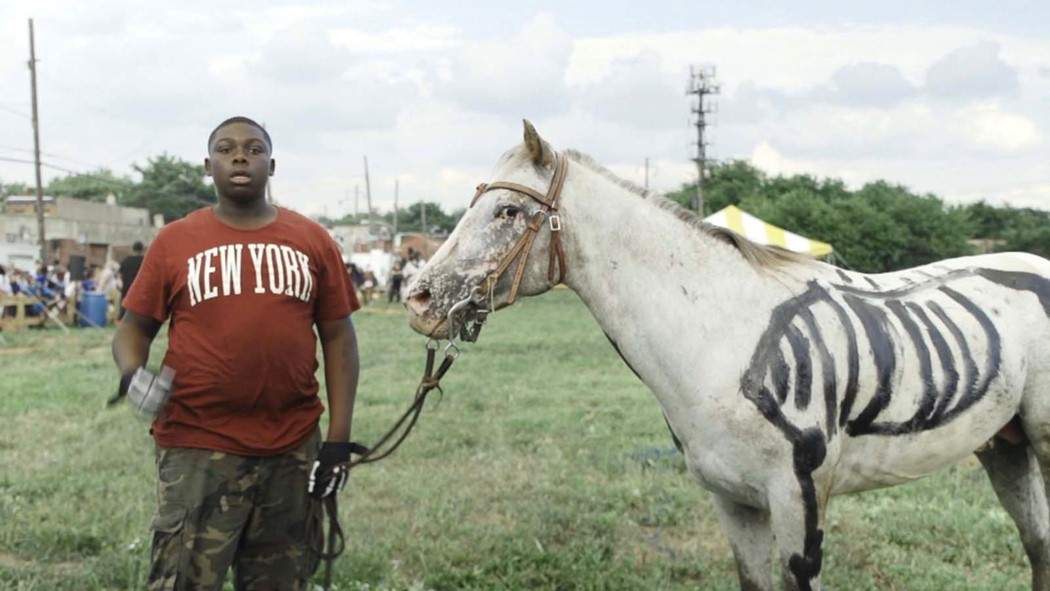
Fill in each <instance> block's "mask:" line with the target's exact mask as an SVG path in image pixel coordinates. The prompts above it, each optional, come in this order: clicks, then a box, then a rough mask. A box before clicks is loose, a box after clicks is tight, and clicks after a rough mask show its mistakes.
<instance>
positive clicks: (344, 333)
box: [317, 316, 360, 443]
mask: <svg viewBox="0 0 1050 591" xmlns="http://www.w3.org/2000/svg"><path fill="white" fill-rule="evenodd" d="M317 334H318V336H320V339H321V351H322V352H323V354H324V379H325V387H326V388H327V390H328V437H327V438H326V439H325V440H326V441H333V442H341V443H345V442H348V441H350V428H351V424H352V422H353V418H354V399H355V398H356V397H357V378H358V374H359V372H360V365H359V360H358V353H357V334H356V332H355V331H354V323H353V322H352V321H351V320H350V317H349V316H347V317H345V318H339V319H337V320H320V321H318V322H317Z"/></svg>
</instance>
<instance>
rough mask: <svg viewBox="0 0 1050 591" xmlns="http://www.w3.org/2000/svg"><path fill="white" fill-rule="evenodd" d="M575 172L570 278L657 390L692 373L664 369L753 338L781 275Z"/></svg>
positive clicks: (717, 359)
mask: <svg viewBox="0 0 1050 591" xmlns="http://www.w3.org/2000/svg"><path fill="white" fill-rule="evenodd" d="M581 176H582V175H570V177H569V181H567V182H568V183H569V184H568V185H567V186H566V190H565V194H566V199H565V201H564V203H563V206H562V209H563V211H564V217H565V223H564V228H565V232H566V236H565V238H564V240H565V243H566V258H567V264H566V266H567V268H568V274H567V277H566V284H567V285H568V286H569V287H570V288H571V289H573V291H575V292H576V293H577V294H579V296H580V297H581V299H583V301H584V302H585V303H586V305H587V307H588V308H589V309H590V310H591V313H592V314H593V315H594V317H595V318H596V319H597V320H598V323H599V324H600V325H601V326H602V329H603V330H604V331H605V332H606V334H607V335H609V337H610V338H611V339H612V340H613V341H614V343H615V344H616V345H617V347H618V348H619V350H620V352H621V354H622V355H623V356H624V357H625V359H626V360H627V361H628V363H630V364H631V366H632V368H633V369H634V370H635V372H637V373H639V374H640V376H641V377H642V379H643V380H644V381H645V382H646V383H647V385H649V386H650V387H651V388H653V390H654V391H655V392H656V393H657V395H658V396H660V390H661V385H662V386H663V388H662V389H664V390H665V391H678V390H680V388H681V386H682V385H683V383H682V382H683V381H685V382H689V381H691V377H690V376H687V375H683V374H679V375H669V374H668V372H669V371H670V372H675V371H678V368H690V371H692V370H696V369H700V368H699V367H697V365H698V364H700V365H704V364H707V363H710V364H712V365H716V366H717V365H723V366H724V365H726V363H727V362H728V361H729V360H726V359H721V357H723V356H724V355H726V354H727V353H723V352H720V351H719V349H726V348H728V347H727V345H729V343H728V342H727V339H730V338H740V339H748V338H752V333H754V335H753V338H755V339H757V338H758V334H760V332H761V330H762V327H764V326H765V324H766V323H767V322H768V319H769V312H770V311H771V310H772V309H773V307H775V305H776V304H777V303H778V300H783V299H784V298H785V297H786V296H787V294H788V293H789V292H788V287H787V284H786V283H785V282H783V281H782V280H779V281H778V280H777V279H775V278H774V277H772V276H771V275H769V274H763V273H759V272H758V271H756V270H755V269H754V268H752V266H751V265H750V264H749V263H748V262H746V261H745V260H744V259H743V257H742V256H740V255H739V254H738V253H737V252H735V250H734V249H733V247H731V246H729V245H727V244H725V243H723V242H721V241H719V240H717V239H716V238H713V237H711V236H709V235H707V234H705V233H703V232H702V231H700V230H698V229H697V228H694V227H692V226H691V225H689V224H688V223H686V222H684V221H682V220H680V219H679V218H678V217H677V216H676V215H675V214H674V213H672V212H669V211H666V210H663V209H660V208H658V207H657V206H656V205H655V204H653V203H649V202H648V201H647V200H646V199H645V198H644V197H642V196H640V195H637V194H635V193H634V192H632V191H629V190H627V189H624V188H622V187H620V186H619V185H617V184H615V183H612V182H609V181H607V180H606V179H604V177H602V178H595V177H598V175H597V174H595V175H594V176H593V177H591V178H580V177H581ZM574 178H575V182H572V181H573V180H574ZM730 326H732V330H730V331H729V332H730V333H731V334H726V332H727V329H728V328H729V327H730ZM751 347H753V344H752V345H751ZM741 350H743V351H750V350H751V348H750V347H746V346H744V347H743V348H742V349H741ZM733 361H734V362H735V360H733ZM660 382H664V383H662V384H661V383H660Z"/></svg>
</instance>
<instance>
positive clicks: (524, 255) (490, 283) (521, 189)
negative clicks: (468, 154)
mask: <svg viewBox="0 0 1050 591" xmlns="http://www.w3.org/2000/svg"><path fill="white" fill-rule="evenodd" d="M567 171H568V163H567V162H566V160H565V157H564V156H562V155H561V154H558V153H557V152H554V177H553V178H552V179H551V184H550V187H548V189H547V194H546V195H543V194H541V193H540V192H539V191H536V190H535V189H533V188H531V187H526V186H525V185H520V184H518V183H508V182H504V181H499V182H495V183H492V184H486V183H481V184H480V185H478V188H477V191H476V192H475V193H474V198H473V199H472V200H471V201H470V206H471V207H474V204H475V203H477V202H478V199H479V198H480V197H481V196H482V195H484V194H485V193H487V192H489V191H494V190H496V189H506V190H508V191H514V192H516V193H521V194H522V195H526V196H528V197H531V198H532V200H533V201H536V202H537V203H539V204H540V209H539V210H537V211H536V213H534V214H532V219H530V220H529V224H528V227H527V228H526V230H525V233H524V234H522V236H521V238H519V239H518V242H517V243H516V244H515V245H514V248H512V249H511V250H510V252H509V253H507V256H506V257H505V258H504V259H503V261H502V262H501V263H500V264H499V266H498V267H496V270H495V271H493V272H492V273H489V275H488V276H487V277H486V278H485V287H484V292H485V294H487V295H488V296H489V299H490V300H491V298H492V291H493V289H494V288H495V286H496V282H497V281H499V279H500V277H502V276H503V274H504V273H506V272H507V269H509V268H510V266H511V265H512V264H514V261H515V260H516V259H517V258H518V257H521V261H520V262H519V263H518V267H517V269H516V270H515V271H514V280H513V282H512V283H511V286H510V298H509V299H508V300H507V305H510V304H513V303H514V301H515V300H516V299H517V298H518V288H519V287H520V286H521V278H522V276H523V275H524V274H525V262H526V261H527V260H528V258H529V252H530V251H531V250H532V242H533V240H535V239H536V235H537V234H538V233H539V230H540V227H542V226H543V220H544V218H546V219H547V223H548V226H549V227H550V229H551V243H550V260H549V262H548V267H547V279H548V280H549V281H552V282H554V278H555V268H557V278H558V280H557V281H556V282H554V285H557V284H558V283H561V282H562V281H564V279H565V252H564V251H563V250H562V247H561V217H560V216H559V215H558V198H559V197H561V188H562V186H563V185H564V184H565V175H566V173H567Z"/></svg>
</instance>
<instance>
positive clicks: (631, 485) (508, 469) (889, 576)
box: [0, 291, 1029, 591]
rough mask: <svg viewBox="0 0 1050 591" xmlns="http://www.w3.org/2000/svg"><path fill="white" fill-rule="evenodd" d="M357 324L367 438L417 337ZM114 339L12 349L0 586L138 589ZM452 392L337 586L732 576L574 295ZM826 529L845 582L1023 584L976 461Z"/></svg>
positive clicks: (401, 396)
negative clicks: (116, 403) (109, 401)
mask: <svg viewBox="0 0 1050 591" xmlns="http://www.w3.org/2000/svg"><path fill="white" fill-rule="evenodd" d="M355 323H356V326H357V331H358V335H359V340H360V345H361V355H362V379H361V387H360V392H359V395H358V404H357V416H356V420H355V425H354V430H355V439H358V440H360V441H363V442H365V443H370V442H372V441H374V440H375V439H376V438H377V437H378V436H379V435H381V434H382V433H383V432H384V431H385V430H386V429H387V428H388V427H389V425H390V423H391V422H392V421H393V420H394V419H395V418H396V417H398V416H399V415H400V413H401V412H402V411H403V410H404V408H405V407H406V406H407V405H408V403H409V401H410V399H411V396H412V393H413V391H414V390H415V387H416V385H417V383H418V380H419V377H420V376H421V374H422V370H423V359H424V348H423V339H422V338H421V337H419V336H418V335H416V334H415V333H412V332H411V331H410V330H409V329H408V327H407V325H406V322H405V319H404V316H403V315H402V314H401V313H399V312H398V311H397V310H395V309H384V308H372V309H370V310H365V311H362V312H361V313H360V314H357V315H355ZM111 337H112V330H77V331H73V332H71V333H70V334H68V335H66V334H63V333H61V332H59V331H57V330H46V331H33V332H26V333H20V334H15V335H12V334H6V335H5V336H4V338H5V339H6V342H3V343H0V421H2V426H0V589H13V590H49V591H50V590H54V589H66V590H82V589H83V590H96V589H115V590H117V589H119V590H123V589H128V590H131V589H141V588H143V585H144V583H143V582H144V578H145V572H146V570H147V568H148V561H149V540H150V537H149V531H148V529H149V521H150V517H151V514H152V511H153V509H154V489H153V478H154V475H153V446H152V440H151V439H150V438H149V435H148V433H147V430H148V425H147V424H145V423H143V422H141V421H139V420H138V419H136V418H134V417H133V415H132V413H131V411H130V410H128V409H126V408H117V409H106V408H105V407H104V401H105V399H106V398H107V397H108V396H109V395H110V394H111V393H112V392H113V391H114V388H115V386H116V374H115V369H114V368H113V366H112V362H111V360H110V353H109V342H110V339H111ZM158 341H159V342H158V343H157V345H156V346H155V351H154V356H153V363H152V365H154V366H156V365H157V364H159V360H160V355H161V352H162V350H163V339H158ZM443 388H444V395H443V396H442V397H441V398H440V400H438V396H437V394H436V393H435V395H433V400H432V401H431V402H430V403H428V406H427V409H426V410H425V411H424V413H423V416H422V418H421V419H420V423H419V425H418V426H417V428H416V431H415V432H414V433H413V434H412V435H411V437H410V438H409V439H408V441H407V442H406V443H405V444H404V446H403V447H402V448H401V449H400V450H399V451H398V452H396V453H395V454H394V455H393V456H392V457H391V458H389V459H387V460H384V461H382V462H379V463H377V464H373V465H369V466H364V467H362V468H360V469H358V470H357V471H355V472H354V474H353V477H352V478H351V482H350V486H349V487H348V488H347V490H346V491H345V492H344V494H343V497H342V503H341V514H342V521H343V526H344V529H345V530H346V535H347V542H348V548H347V551H346V553H345V554H344V555H343V556H342V557H341V558H339V560H338V561H337V563H336V566H335V568H336V570H335V582H336V588H338V589H340V590H344V591H345V590H358V591H361V590H365V589H368V590H371V591H378V590H395V589H396V590H401V589H413V590H417V589H418V590H422V589H434V590H435V591H440V590H460V589H468V590H471V589H474V590H482V589H485V590H488V589H504V590H517V589H544V590H614V589H623V590H655V589H666V590H679V589H683V590H684V589H697V588H700V589H712V590H729V589H736V588H737V586H736V575H735V566H734V565H733V561H732V557H731V554H730V551H729V547H728V544H727V543H726V541H725V539H724V538H723V537H722V534H721V532H720V531H719V529H718V524H717V521H716V519H715V518H714V516H713V514H712V512H711V510H710V504H709V501H708V498H707V493H706V492H705V491H703V490H702V489H701V488H700V487H699V486H697V485H696V484H694V483H693V482H692V480H691V479H690V478H689V477H688V475H686V474H685V472H684V467H683V464H682V461H681V459H680V457H679V456H678V455H677V454H676V453H672V452H671V451H670V450H671V449H672V445H671V440H670V437H669V435H668V433H667V429H666V427H665V426H664V422H663V419H662V418H661V416H660V412H659V409H658V407H657V404H656V402H655V401H654V400H653V399H652V397H651V395H650V394H649V393H648V391H646V390H645V388H644V387H643V386H642V385H641V384H640V383H639V382H638V381H637V380H636V378H635V377H634V376H633V375H632V374H631V372H630V370H628V369H627V368H626V367H625V366H624V365H623V364H622V362H621V361H620V360H619V358H618V357H617V356H616V353H615V352H614V351H613V350H612V348H611V347H610V346H609V345H608V342H607V341H606V340H605V337H604V336H603V335H602V333H601V331H600V330H599V328H598V326H597V324H596V323H595V322H594V320H593V319H592V318H591V316H590V315H589V313H588V312H587V311H586V309H585V308H584V307H583V305H582V304H581V303H580V302H579V301H578V300H577V299H576V297H575V296H574V295H573V294H571V293H570V292H567V291H556V292H554V293H552V294H548V295H546V296H544V297H542V298H538V299H530V300H526V301H524V302H522V303H520V304H519V305H517V306H515V307H514V308H511V309H508V310H505V311H502V312H500V313H498V314H496V315H494V316H493V317H492V318H491V319H490V323H489V326H487V327H486V328H485V330H484V331H483V333H482V335H481V340H480V342H478V343H477V344H468V345H466V346H464V352H463V355H462V357H461V358H460V359H459V360H458V361H457V362H456V364H455V365H454V366H453V367H452V369H451V371H450V372H449V374H448V376H447V377H446V379H445V380H444V383H443ZM826 532H827V538H826V543H825V554H824V555H825V562H824V582H825V584H827V585H828V586H830V587H832V588H834V589H836V590H837V591H841V590H843V589H846V590H851V591H852V590H867V589H871V590H875V589H878V590H884V589H908V590H913V589H918V590H923V589H928V590H938V591H939V590H942V589H987V590H993V589H994V590H996V591H999V590H1004V589H1014V590H1020V589H1026V588H1027V587H1028V584H1029V574H1028V573H1029V571H1028V565H1027V562H1026V560H1025V558H1024V553H1023V551H1022V550H1021V547H1020V543H1019V542H1018V540H1017V536H1016V534H1015V530H1014V527H1013V525H1012V523H1011V522H1010V520H1009V518H1008V517H1007V516H1006V514H1005V512H1004V511H1003V510H1002V509H1001V508H1000V507H999V505H998V504H997V503H996V501H995V499H994V496H993V494H992V492H991V487H990V486H989V484H988V482H987V479H986V478H985V476H984V473H983V471H981V469H980V468H979V467H978V466H977V465H976V463H975V462H967V463H964V464H963V465H960V466H958V467H956V468H954V469H952V470H949V471H946V472H944V473H941V474H938V475H936V476H935V477H933V478H929V479H926V480H923V481H920V482H917V483H913V484H911V485H907V486H902V487H896V488H892V489H887V490H884V491H877V492H872V493H865V494H860V495H854V496H848V497H838V498H836V499H834V501H833V502H832V505H831V509H830V511H829V516H828V522H827V526H826Z"/></svg>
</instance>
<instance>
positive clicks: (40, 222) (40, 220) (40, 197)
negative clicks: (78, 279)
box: [29, 19, 47, 265]
mask: <svg viewBox="0 0 1050 591" xmlns="http://www.w3.org/2000/svg"><path fill="white" fill-rule="evenodd" d="M29 79H30V81H31V83H32V86H33V163H34V164H35V165H36V231H37V237H38V238H39V239H40V264H41V265H47V238H46V237H45V236H44V185H43V181H42V180H41V178H40V116H39V113H38V111H37V104H36V43H35V42H34V39H33V19H29Z"/></svg>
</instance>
